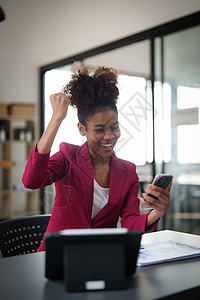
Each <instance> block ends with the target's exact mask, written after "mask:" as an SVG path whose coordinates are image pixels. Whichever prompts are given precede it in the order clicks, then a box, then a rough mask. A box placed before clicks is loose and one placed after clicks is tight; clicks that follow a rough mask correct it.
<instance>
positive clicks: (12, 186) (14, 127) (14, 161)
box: [0, 104, 40, 220]
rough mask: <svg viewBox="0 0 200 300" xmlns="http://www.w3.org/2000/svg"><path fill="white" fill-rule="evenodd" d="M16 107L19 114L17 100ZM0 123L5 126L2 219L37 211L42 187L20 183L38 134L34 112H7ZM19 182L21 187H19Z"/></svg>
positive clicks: (0, 145) (0, 158)
mask: <svg viewBox="0 0 200 300" xmlns="http://www.w3.org/2000/svg"><path fill="white" fill-rule="evenodd" d="M22 106H23V107H25V106H27V105H26V104H22ZM13 109H14V110H12V112H13V113H14V111H15V110H16V109H17V110H18V111H16V113H19V114H20V112H21V110H19V107H17V105H16V104H15V105H13ZM0 127H1V129H2V128H3V129H4V130H5V135H4V136H3V137H2V135H1V138H5V140H2V141H0V219H1V220H6V219H11V218H15V217H18V216H26V215H34V214H38V213H39V207H40V197H39V191H37V190H34V191H32V190H31V191H30V190H28V189H25V188H24V187H22V186H23V185H22V183H21V178H22V176H23V172H24V169H25V165H26V162H27V159H28V157H29V154H30V152H31V149H32V148H33V147H34V145H35V144H36V139H37V136H38V135H37V131H38V128H37V127H38V124H37V118H36V117H35V116H31V115H29V116H28V115H27V116H23V115H4V116H0ZM20 133H23V134H21V135H20ZM20 137H21V138H22V137H23V138H24V140H20V139H19V138H20ZM16 186H19V187H20V186H21V188H19V190H17V189H16Z"/></svg>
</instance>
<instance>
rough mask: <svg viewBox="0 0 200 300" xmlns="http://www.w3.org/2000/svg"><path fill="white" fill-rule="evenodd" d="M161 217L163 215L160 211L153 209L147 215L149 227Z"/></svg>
mask: <svg viewBox="0 0 200 300" xmlns="http://www.w3.org/2000/svg"><path fill="white" fill-rule="evenodd" d="M161 217H162V215H161V214H160V213H158V212H157V211H156V210H155V209H154V210H152V211H151V212H150V213H149V214H148V216H147V220H146V227H147V228H148V227H150V226H151V225H153V224H154V223H155V222H157V221H158V220H159V219H160V218H161Z"/></svg>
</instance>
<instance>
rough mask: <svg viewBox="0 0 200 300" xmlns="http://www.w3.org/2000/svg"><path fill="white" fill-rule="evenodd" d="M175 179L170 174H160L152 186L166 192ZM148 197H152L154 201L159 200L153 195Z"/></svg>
mask: <svg viewBox="0 0 200 300" xmlns="http://www.w3.org/2000/svg"><path fill="white" fill-rule="evenodd" d="M172 179H173V175H170V174H158V175H156V176H155V178H154V180H153V182H152V184H154V185H156V186H159V187H161V188H163V189H165V190H166V188H167V187H168V186H169V184H170V182H171V181H172ZM147 195H148V196H151V197H152V198H154V199H158V198H157V197H155V196H153V195H151V194H147Z"/></svg>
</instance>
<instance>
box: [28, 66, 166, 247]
mask: <svg viewBox="0 0 200 300" xmlns="http://www.w3.org/2000/svg"><path fill="white" fill-rule="evenodd" d="M117 76H118V74H117V71H116V70H115V69H112V68H105V67H99V68H97V69H96V70H94V71H93V72H90V71H89V70H88V69H87V68H85V67H83V68H81V69H80V70H78V71H74V73H73V75H72V79H71V81H70V82H69V83H68V84H67V85H66V86H65V87H64V92H63V93H57V94H53V95H51V96H50V100H51V104H52V108H53V114H52V118H51V120H50V122H49V124H48V126H47V129H46V130H45V132H44V134H43V135H42V137H41V139H40V140H39V142H38V144H37V145H36V146H35V147H34V148H33V150H32V152H31V154H30V157H29V159H28V162H27V165H26V169H25V172H24V175H23V183H24V185H25V187H27V188H30V189H37V188H41V187H44V186H47V185H50V184H52V183H53V182H55V189H56V196H55V201H54V206H53V209H52V214H51V219H50V222H49V225H48V228H47V231H46V232H57V231H59V230H63V229H67V228H114V227H116V226H117V222H118V219H119V217H121V225H122V227H126V228H128V229H129V230H140V231H142V232H148V231H151V230H153V229H154V228H155V226H156V224H157V221H158V220H159V218H160V217H161V216H163V215H164V214H165V213H166V211H167V210H168V207H169V197H170V187H169V188H168V189H167V190H163V189H162V188H159V187H157V186H154V185H150V186H149V188H148V189H147V190H146V192H147V193H151V194H152V195H154V196H156V197H157V198H158V199H154V198H152V197H150V196H148V195H147V194H145V193H143V199H141V202H142V203H143V204H145V205H148V206H149V207H150V208H152V210H151V212H149V213H146V214H143V215H140V212H139V200H138V189H139V182H138V176H137V174H136V166H135V165H134V164H132V163H130V162H128V161H125V160H122V159H118V158H117V157H116V155H115V153H114V151H113V149H114V146H115V144H116V142H117V140H118V139H119V137H120V128H119V123H118V112H117V107H116V102H117V98H118V95H119V91H118V88H117ZM69 105H72V106H75V107H76V108H77V113H78V119H79V123H78V129H79V132H80V134H81V135H82V136H86V138H87V142H86V143H84V144H83V145H82V146H75V145H72V144H68V143H61V145H60V150H59V151H58V152H57V153H56V154H54V155H53V156H51V157H50V151H51V147H52V144H53V141H54V138H55V136H56V133H57V131H58V129H59V126H60V124H61V122H62V121H63V119H64V118H65V117H66V115H67V110H68V106H69ZM68 117H69V118H70V116H68ZM67 130H72V129H71V128H66V134H67ZM44 249H45V246H44V240H43V242H42V244H41V245H40V248H39V250H40V251H41V250H44Z"/></svg>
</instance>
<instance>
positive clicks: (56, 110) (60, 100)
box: [37, 93, 72, 154]
mask: <svg viewBox="0 0 200 300" xmlns="http://www.w3.org/2000/svg"><path fill="white" fill-rule="evenodd" d="M71 96H72V95H71V94H68V95H66V94H65V93H57V94H53V95H51V96H50V101H51V105H52V108H53V114H52V117H51V120H50V122H49V124H48V126H47V128H46V130H45V132H44V133H43V135H42V137H41V138H40V140H39V142H38V144H37V151H38V152H39V153H41V154H44V153H48V152H50V150H51V147H52V144H53V141H54V139H55V136H56V134H57V131H58V129H59V127H60V124H61V123H62V121H63V119H64V118H65V117H66V114H67V110H68V106H69V104H70V103H71V101H70V98H71Z"/></svg>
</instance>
